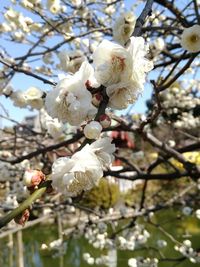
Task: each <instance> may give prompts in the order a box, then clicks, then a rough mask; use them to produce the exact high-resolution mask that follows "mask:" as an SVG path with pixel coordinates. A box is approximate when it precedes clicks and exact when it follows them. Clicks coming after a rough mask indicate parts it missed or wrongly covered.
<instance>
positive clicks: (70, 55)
mask: <svg viewBox="0 0 200 267" xmlns="http://www.w3.org/2000/svg"><path fill="white" fill-rule="evenodd" d="M58 58H59V59H60V64H59V65H58V67H60V68H61V69H62V70H63V71H66V72H71V73H75V72H76V71H78V70H79V69H80V67H81V64H82V63H83V62H84V61H85V60H86V57H85V56H84V54H83V52H82V51H80V50H75V51H66V50H62V51H61V52H60V53H59V54H58Z"/></svg>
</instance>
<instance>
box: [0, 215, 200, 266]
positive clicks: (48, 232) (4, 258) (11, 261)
mask: <svg viewBox="0 0 200 267" xmlns="http://www.w3.org/2000/svg"><path fill="white" fill-rule="evenodd" d="M153 221H154V223H159V224H161V225H162V226H163V228H164V229H165V230H166V231H168V232H169V233H170V234H171V235H172V236H173V237H174V238H175V239H177V240H179V241H183V240H185V239H189V240H191V241H192V246H193V248H200V220H198V219H197V218H195V216H190V217H187V216H183V215H181V212H180V211H179V212H175V211H174V210H167V211H161V212H159V213H157V214H156V216H154V218H153ZM142 223H145V222H144V221H143V222H142ZM145 227H146V229H147V230H148V231H149V232H150V234H151V237H150V238H149V241H148V242H147V243H146V244H145V246H143V249H137V250H136V251H119V250H118V251H116V253H117V264H116V265H115V266H116V267H125V266H128V263H127V262H128V259H129V258H133V257H137V256H144V257H150V258H154V257H159V258H160V255H164V257H166V258H176V257H178V258H181V257H182V255H181V254H180V253H178V252H177V251H175V250H174V245H175V243H174V242H172V240H170V238H169V237H167V236H166V235H165V234H163V232H161V231H159V229H157V228H155V227H154V226H152V225H149V224H148V223H146V225H145ZM21 233H22V239H23V259H22V260H23V262H24V267H88V266H90V265H88V264H87V263H86V262H85V261H84V260H83V253H86V252H89V253H90V254H91V255H92V256H94V257H97V256H100V254H101V253H100V250H97V249H95V248H93V247H92V246H91V245H90V244H88V241H87V240H86V239H85V238H84V237H80V236H79V237H78V236H76V237H73V238H70V239H68V240H67V241H66V246H65V249H64V251H65V252H64V253H63V254H62V255H60V256H57V257H56V255H55V254H52V253H50V252H44V251H42V250H41V245H42V244H44V243H45V244H49V243H50V242H52V241H53V240H56V239H58V227H57V225H56V224H51V225H44V224H40V225H36V226H33V227H31V228H28V229H24V230H23V231H22V232H21ZM159 239H165V240H166V241H167V246H166V247H164V248H162V249H160V251H159V253H160V255H159V253H158V252H157V251H155V250H154V249H151V248H152V247H156V244H157V240H159ZM8 241H9V238H8V237H6V238H4V239H1V240H0V266H2V267H21V266H20V265H19V263H18V262H19V257H20V255H19V254H18V253H17V251H18V250H17V246H18V245H17V234H14V235H13V242H14V246H13V248H12V247H10V246H9V243H8ZM102 253H103V254H106V253H107V251H106V250H105V251H103V252H102ZM175 263H176V264H177V262H173V261H172V262H166V261H163V262H160V263H159V265H158V266H159V267H172V266H175ZM93 266H97V265H93ZM100 266H102V267H103V266H104V265H100ZM113 266H114V265H113ZM176 266H181V267H192V266H194V267H200V263H199V264H193V263H191V262H190V261H189V260H185V261H180V262H179V265H176Z"/></svg>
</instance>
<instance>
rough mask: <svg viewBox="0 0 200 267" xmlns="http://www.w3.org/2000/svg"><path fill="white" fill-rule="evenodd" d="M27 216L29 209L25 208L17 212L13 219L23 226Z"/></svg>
mask: <svg viewBox="0 0 200 267" xmlns="http://www.w3.org/2000/svg"><path fill="white" fill-rule="evenodd" d="M29 216H30V212H29V210H28V209H25V210H24V211H23V212H22V213H21V214H19V215H18V216H16V217H15V218H14V221H15V222H16V223H17V224H20V225H22V226H24V225H25V223H26V222H27V221H28V219H29Z"/></svg>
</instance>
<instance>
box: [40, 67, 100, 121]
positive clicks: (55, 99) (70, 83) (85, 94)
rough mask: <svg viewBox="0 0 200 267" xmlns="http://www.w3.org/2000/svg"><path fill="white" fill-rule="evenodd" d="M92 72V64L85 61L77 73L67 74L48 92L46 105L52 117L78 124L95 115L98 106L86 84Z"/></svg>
mask: <svg viewBox="0 0 200 267" xmlns="http://www.w3.org/2000/svg"><path fill="white" fill-rule="evenodd" d="M92 73H93V69H92V67H91V65H90V64H89V63H88V62H84V63H83V64H82V66H81V68H80V70H79V71H78V72H77V73H75V74H74V75H68V76H66V78H64V79H62V80H61V81H60V82H59V83H58V85H57V86H56V87H55V88H53V90H52V91H50V92H49V93H48V94H47V96H46V101H45V105H46V109H47V112H48V114H49V115H50V116H51V117H52V118H58V119H59V120H60V121H62V122H69V123H70V124H71V125H74V126H78V125H79V124H81V123H82V122H83V121H84V120H87V119H88V117H89V118H90V117H91V116H94V114H95V112H96V108H95V107H94V106H93V105H92V104H91V101H92V95H91V93H90V92H89V91H88V90H87V88H86V85H85V84H86V82H87V80H88V79H89V78H90V77H91V75H92Z"/></svg>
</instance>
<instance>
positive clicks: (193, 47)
mask: <svg viewBox="0 0 200 267" xmlns="http://www.w3.org/2000/svg"><path fill="white" fill-rule="evenodd" d="M181 46H182V47H183V48H184V49H185V50H187V51H189V52H191V53H196V52H199V51H200V25H193V26H192V27H190V28H186V29H184V31H183V33H182V35H181Z"/></svg>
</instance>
